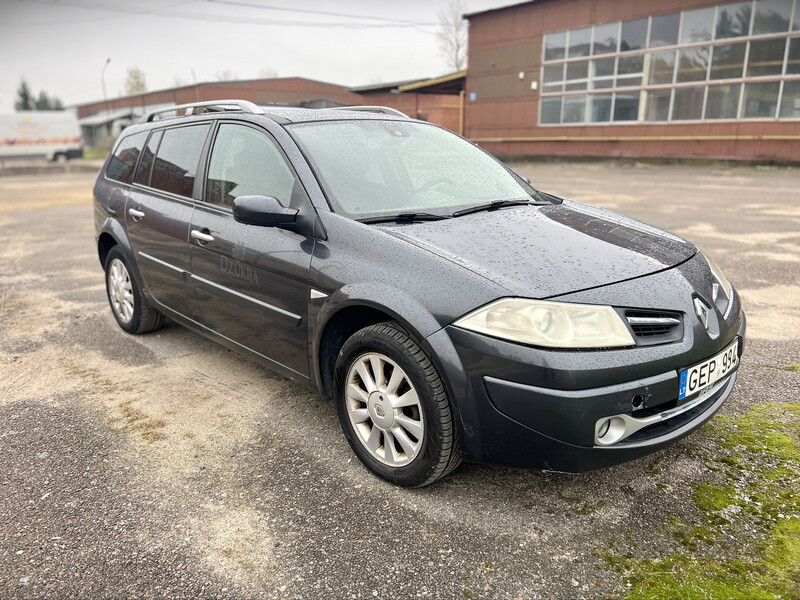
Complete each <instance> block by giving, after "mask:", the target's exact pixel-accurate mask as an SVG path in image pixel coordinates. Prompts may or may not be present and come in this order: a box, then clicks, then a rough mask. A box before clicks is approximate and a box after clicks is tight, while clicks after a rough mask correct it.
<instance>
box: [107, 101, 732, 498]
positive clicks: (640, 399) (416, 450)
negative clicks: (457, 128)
mask: <svg viewBox="0 0 800 600" xmlns="http://www.w3.org/2000/svg"><path fill="white" fill-rule="evenodd" d="M167 110H169V111H172V113H173V115H174V116H173V115H169V114H168V113H167ZM94 195H95V223H96V231H97V248H98V251H99V256H100V262H101V263H102V265H103V267H104V269H105V272H106V285H107V290H108V298H109V301H110V304H111V309H112V312H113V314H114V317H115V318H116V320H117V322H118V323H119V325H120V327H122V328H123V329H124V330H125V331H127V332H129V333H134V334H139V333H145V332H149V331H153V330H154V329H157V328H158V327H159V326H160V325H161V324H162V322H163V319H164V317H165V316H166V317H169V318H170V319H173V320H175V321H177V322H178V323H181V324H183V325H185V326H187V327H190V328H192V329H194V330H195V331H198V332H199V333H202V334H203V335H206V336H208V337H210V338H212V339H215V340H217V341H218V342H220V343H222V344H224V345H225V346H227V347H229V348H233V349H235V350H238V351H240V352H243V353H244V354H246V355H247V356H249V357H251V358H253V359H255V360H257V361H259V362H261V363H263V364H264V365H266V366H268V367H270V368H272V369H274V370H275V371H277V372H279V373H281V374H283V375H285V376H287V377H290V378H292V379H294V380H295V381H298V382H300V383H302V384H304V385H307V386H309V387H311V389H313V390H314V391H316V392H318V393H320V394H322V395H324V396H326V397H329V398H331V399H332V400H333V402H334V403H335V406H336V409H337V411H338V414H339V418H340V421H341V424H342V428H343V430H344V434H345V436H346V437H347V440H348V441H349V443H350V445H351V447H352V449H353V451H354V452H355V453H356V455H357V456H358V457H359V459H360V460H361V461H362V462H363V463H364V464H365V465H366V466H367V467H368V468H369V469H370V470H371V471H372V472H374V473H375V474H377V475H379V476H380V477H383V478H385V479H387V480H389V481H392V482H394V483H397V484H400V485H410V486H419V485H425V484H428V483H431V482H433V481H435V480H436V479H438V478H440V477H442V476H444V475H446V474H447V473H448V472H450V471H451V470H452V469H453V468H455V467H456V466H457V465H458V464H459V462H460V461H461V460H462V459H464V460H468V461H478V462H488V463H501V464H506V465H515V466H521V467H528V468H536V469H551V470H558V471H570V472H579V471H585V470H589V469H595V468H598V467H603V466H607V465H613V464H617V463H620V462H623V461H627V460H630V459H633V458H636V457H638V456H641V455H643V454H646V453H649V452H653V451H655V450H657V449H659V448H663V447H665V446H667V445H668V444H671V443H673V442H675V441H676V440H678V439H679V438H681V437H683V436H685V435H686V434H688V433H690V432H691V431H693V430H694V429H696V428H697V427H699V426H700V425H701V424H703V423H704V422H705V421H707V420H708V419H709V418H711V416H712V415H713V414H714V413H715V412H716V411H717V410H718V409H719V407H720V406H721V405H722V403H723V402H724V401H725V399H726V398H727V397H728V396H729V395H730V393H731V390H732V388H733V386H734V382H735V380H736V371H737V367H738V365H739V357H740V356H741V354H742V350H743V344H744V332H745V317H744V314H743V312H742V309H741V306H740V301H739V296H738V295H737V293H736V292H735V290H734V289H733V287H732V286H731V284H730V283H729V282H728V280H727V279H726V278H725V275H724V274H723V273H722V271H721V270H720V269H719V267H718V266H717V265H716V264H715V263H714V262H713V261H712V260H711V259H709V258H708V257H707V256H705V255H703V254H702V253H701V252H699V251H698V250H697V248H695V247H694V246H693V245H692V244H690V243H688V242H686V241H685V240H683V239H681V238H678V237H676V236H674V235H671V234H668V233H666V232H663V231H660V230H658V229H656V228H653V227H650V226H648V225H645V224H643V223H640V222H637V221H635V220H632V219H629V218H626V217H623V216H621V215H618V214H615V213H612V212H608V211H605V210H600V209H597V208H594V207H591V206H588V205H585V204H581V203H578V202H574V201H570V200H566V199H562V198H558V197H555V196H553V195H550V194H546V193H543V192H540V191H537V190H536V189H534V188H533V187H531V185H530V184H529V183H527V181H525V180H523V179H522V178H520V177H518V176H517V175H516V174H514V173H513V172H512V171H511V170H510V169H508V168H507V167H506V166H505V165H503V164H502V163H500V162H499V161H497V160H496V159H495V158H494V157H492V156H491V155H489V154H487V153H486V152H484V151H483V150H481V149H479V148H478V147H476V146H475V145H473V144H471V143H469V142H468V141H466V140H464V139H462V138H460V137H459V136H457V135H454V134H452V133H450V132H448V131H446V130H444V129H441V128H439V127H436V126H433V125H430V124H428V123H424V122H420V121H416V120H413V119H409V118H407V117H406V116H405V115H402V114H401V113H398V112H397V111H394V110H392V109H380V108H378V109H376V107H351V108H350V109H348V110H341V109H324V110H307V109H295V108H279V107H274V108H273V107H270V108H269V109H263V108H260V107H258V106H256V105H254V104H251V103H249V102H244V101H240V100H229V101H228V100H226V101H217V102H204V103H197V104H192V105H185V106H180V107H172V108H170V109H165V110H162V111H157V112H154V113H151V114H149V115H147V116H146V117H145V118H144V119H143V120H142V122H141V123H140V124H138V125H135V126H132V127H130V128H128V129H126V130H125V131H124V132H123V134H122V136H121V137H120V139H119V140H118V141H117V144H116V146H115V148H114V150H113V151H112V153H111V155H110V157H109V159H108V161H107V162H106V165H105V167H104V168H103V171H102V173H101V174H100V176H99V178H98V180H97V184H96V186H95V189H94ZM186 385H187V387H191V385H192V382H191V381H187V383H186Z"/></svg>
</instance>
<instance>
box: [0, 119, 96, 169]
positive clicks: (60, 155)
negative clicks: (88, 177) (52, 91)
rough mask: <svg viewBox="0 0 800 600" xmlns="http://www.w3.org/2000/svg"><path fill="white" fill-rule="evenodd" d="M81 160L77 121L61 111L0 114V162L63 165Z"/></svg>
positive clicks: (80, 138) (80, 141) (80, 136)
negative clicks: (35, 161) (23, 160)
mask: <svg viewBox="0 0 800 600" xmlns="http://www.w3.org/2000/svg"><path fill="white" fill-rule="evenodd" d="M82 157H83V136H82V135H81V128H80V127H79V126H78V120H77V119H76V118H75V115H73V114H72V113H71V112H68V111H64V110H37V111H25V112H16V113H4V114H0V161H2V160H11V159H17V158H45V159H47V160H55V161H66V160H67V159H70V158H82Z"/></svg>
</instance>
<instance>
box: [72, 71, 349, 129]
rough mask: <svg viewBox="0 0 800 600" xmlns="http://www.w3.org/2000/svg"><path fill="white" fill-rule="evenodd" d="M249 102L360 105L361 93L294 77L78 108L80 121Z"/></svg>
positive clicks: (188, 89)
mask: <svg viewBox="0 0 800 600" xmlns="http://www.w3.org/2000/svg"><path fill="white" fill-rule="evenodd" d="M230 98H235V99H237V100H249V101H250V102H255V103H260V104H289V105H296V104H298V105H299V104H300V103H301V102H304V101H309V100H317V99H320V98H327V99H329V100H334V101H337V102H341V103H342V104H360V103H361V101H362V98H361V96H360V95H359V94H354V93H352V92H349V91H348V90H347V89H346V88H344V87H342V86H339V85H334V84H330V83H323V82H321V81H313V80H310V79H302V78H299V77H292V78H286V79H263V80H253V81H229V82H228V81H223V82H218V83H199V84H197V85H191V86H186V87H182V88H175V89H171V90H162V91H156V92H147V93H144V94H138V95H134V96H124V97H122V98H113V99H110V100H108V101H107V102H102V101H101V102H91V103H88V104H82V105H80V106H78V118H79V119H82V118H83V117H88V116H90V115H93V114H97V113H99V112H102V111H108V110H114V109H118V108H140V109H142V110H143V111H144V110H146V109H147V107H152V106H158V105H169V104H187V103H189V102H203V101H206V100H226V99H230Z"/></svg>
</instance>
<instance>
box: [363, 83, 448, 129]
mask: <svg viewBox="0 0 800 600" xmlns="http://www.w3.org/2000/svg"><path fill="white" fill-rule="evenodd" d="M363 98H364V104H369V105H377V106H389V107H391V108H396V109H397V110H399V111H400V112H403V113H405V114H407V115H408V116H409V117H412V118H414V119H422V120H423V121H428V122H430V123H435V124H436V125H440V126H441V127H445V128H446V129H449V130H450V131H455V132H456V133H458V130H459V113H460V102H461V100H460V97H459V96H458V95H454V94H423V93H417V92H402V93H399V94H395V93H392V92H385V91H382V92H370V93H366V92H364V93H363Z"/></svg>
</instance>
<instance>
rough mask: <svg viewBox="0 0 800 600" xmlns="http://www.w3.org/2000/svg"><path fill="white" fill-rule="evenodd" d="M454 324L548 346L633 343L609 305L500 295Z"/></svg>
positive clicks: (625, 328)
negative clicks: (495, 299)
mask: <svg viewBox="0 0 800 600" xmlns="http://www.w3.org/2000/svg"><path fill="white" fill-rule="evenodd" d="M454 324H455V325H456V326H458V327H463V328H464V329H469V330H470V331H475V332H477V333H483V334H486V335H490V336H493V337H498V338H502V339H505V340H510V341H512V342H520V343H522V344H531V345H533V346H545V347H548V348H612V347H620V346H634V345H635V342H634V341H633V337H631V334H630V331H628V328H627V327H626V326H625V323H623V322H622V318H621V317H620V316H619V315H618V314H617V312H616V311H615V310H614V309H613V308H611V307H610V306H595V305H591V304H567V303H564V302H547V301H544V300H527V299H524V298H503V299H502V300H497V301H496V302H492V303H491V304H488V305H487V306H484V307H483V308H479V309H478V310H476V311H474V312H471V313H470V314H468V315H467V316H465V317H462V318H460V319H459V320H458V321H456V322H455V323H454Z"/></svg>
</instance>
